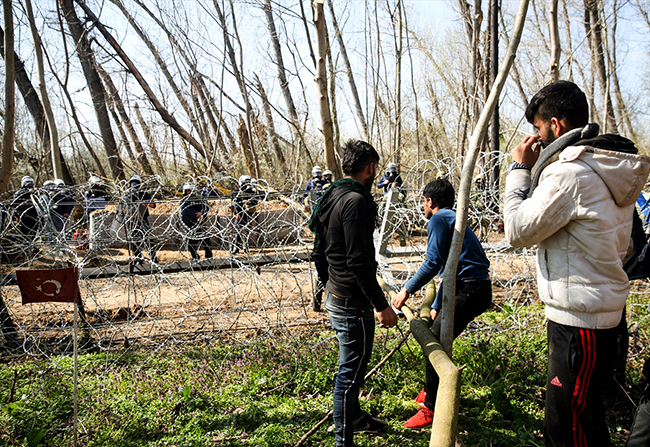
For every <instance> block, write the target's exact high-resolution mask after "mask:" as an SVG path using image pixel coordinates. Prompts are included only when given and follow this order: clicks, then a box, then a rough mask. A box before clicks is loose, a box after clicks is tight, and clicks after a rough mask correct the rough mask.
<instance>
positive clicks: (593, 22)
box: [584, 0, 618, 133]
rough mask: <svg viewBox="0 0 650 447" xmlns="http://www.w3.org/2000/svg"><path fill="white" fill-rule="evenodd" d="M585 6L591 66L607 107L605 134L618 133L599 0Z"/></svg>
mask: <svg viewBox="0 0 650 447" xmlns="http://www.w3.org/2000/svg"><path fill="white" fill-rule="evenodd" d="M584 6H585V21H584V24H585V30H586V32H587V38H588V39H589V49H590V51H591V64H592V67H593V71H594V72H595V73H596V76H597V77H598V83H599V84H600V93H601V95H602V97H603V103H604V106H605V125H604V126H603V132H604V133H618V130H617V127H616V115H615V113H614V106H613V104H612V96H611V91H610V86H609V76H607V67H606V65H605V50H604V49H603V34H602V29H603V22H602V19H601V16H600V11H599V8H598V1H597V0H584Z"/></svg>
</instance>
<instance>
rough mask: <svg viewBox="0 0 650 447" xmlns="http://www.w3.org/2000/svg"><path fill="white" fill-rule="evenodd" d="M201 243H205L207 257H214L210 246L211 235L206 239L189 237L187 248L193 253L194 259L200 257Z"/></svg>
mask: <svg viewBox="0 0 650 447" xmlns="http://www.w3.org/2000/svg"><path fill="white" fill-rule="evenodd" d="M201 245H203V248H204V250H205V259H209V258H211V257H212V248H210V245H211V241H210V238H209V237H208V238H205V239H188V240H187V248H188V249H189V251H190V254H191V255H192V259H194V260H197V259H199V253H198V250H199V248H200V246H201Z"/></svg>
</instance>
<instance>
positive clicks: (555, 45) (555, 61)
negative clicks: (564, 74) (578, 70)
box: [548, 0, 562, 82]
mask: <svg viewBox="0 0 650 447" xmlns="http://www.w3.org/2000/svg"><path fill="white" fill-rule="evenodd" d="M557 6H558V0H549V5H548V23H549V31H550V32H549V34H550V35H551V82H555V81H557V80H559V79H560V54H561V53H562V48H561V45H560V27H559V26H558V17H557Z"/></svg>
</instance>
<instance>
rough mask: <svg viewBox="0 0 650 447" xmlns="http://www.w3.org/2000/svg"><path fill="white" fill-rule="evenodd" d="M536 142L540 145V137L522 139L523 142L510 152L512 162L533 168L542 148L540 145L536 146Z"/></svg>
mask: <svg viewBox="0 0 650 447" xmlns="http://www.w3.org/2000/svg"><path fill="white" fill-rule="evenodd" d="M538 141H539V142H540V143H541V137H540V136H539V135H533V136H531V137H526V138H524V139H523V141H522V142H521V143H519V144H518V145H517V147H515V148H514V149H513V150H512V154H510V155H511V157H512V161H516V162H517V163H523V164H525V165H526V166H528V167H531V168H532V167H533V166H535V163H537V159H538V158H539V153H540V151H541V148H542V146H541V144H536V143H537V142H538Z"/></svg>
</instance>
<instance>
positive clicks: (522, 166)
mask: <svg viewBox="0 0 650 447" xmlns="http://www.w3.org/2000/svg"><path fill="white" fill-rule="evenodd" d="M515 169H526V170H528V171H530V166H528V165H527V164H525V163H519V162H518V161H513V162H512V163H510V166H509V167H508V173H511V172H512V171H514V170H515Z"/></svg>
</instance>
